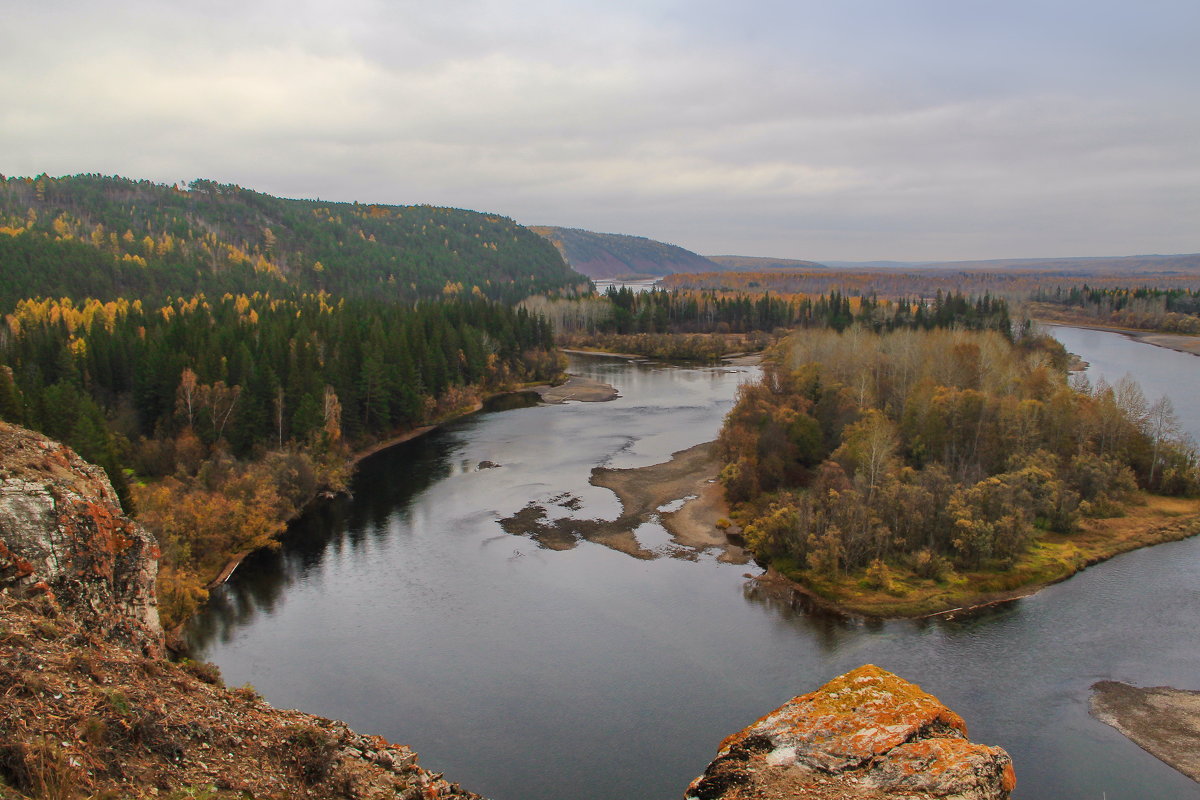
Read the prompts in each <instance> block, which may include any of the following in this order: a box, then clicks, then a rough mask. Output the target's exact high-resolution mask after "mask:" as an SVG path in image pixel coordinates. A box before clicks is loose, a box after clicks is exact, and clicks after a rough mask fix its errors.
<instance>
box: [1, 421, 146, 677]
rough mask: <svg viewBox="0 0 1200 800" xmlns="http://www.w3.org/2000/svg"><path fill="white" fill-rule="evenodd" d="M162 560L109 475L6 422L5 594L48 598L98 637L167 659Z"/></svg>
mask: <svg viewBox="0 0 1200 800" xmlns="http://www.w3.org/2000/svg"><path fill="white" fill-rule="evenodd" d="M157 559H158V545H157V543H156V542H155V541H154V537H153V536H151V535H150V534H149V533H147V532H146V530H145V529H144V528H142V526H141V525H138V524H137V523H136V522H134V521H133V520H131V519H130V518H129V517H127V516H125V514H124V512H123V511H122V510H121V504H120V502H119V501H118V500H117V494H116V492H115V491H113V488H112V484H110V483H109V481H108V476H107V475H105V473H104V470H102V469H101V468H100V467H97V466H95V465H93V464H89V463H88V462H86V461H84V460H83V459H82V458H80V457H79V456H78V455H76V454H75V451H73V450H71V449H70V448H69V447H67V446H65V445H63V444H61V443H59V442H56V441H54V440H52V439H48V438H46V437H45V436H42V435H41V434H37V433H34V432H33V431H29V430H26V429H24V428H20V427H17V426H16V425H10V424H8V423H5V422H0V592H3V593H4V594H6V595H9V596H10V597H15V598H29V597H36V596H44V597H45V598H46V599H47V600H49V601H50V602H52V603H56V604H58V605H59V606H60V607H61V608H62V609H63V610H65V611H68V612H69V613H70V614H71V616H72V617H73V618H74V619H75V620H76V621H77V622H79V623H80V624H81V625H82V626H84V627H86V628H87V629H88V630H89V631H91V632H92V633H94V634H96V635H98V636H100V637H101V638H103V639H106V640H108V641H112V642H115V643H119V644H124V645H128V646H132V647H137V648H139V649H141V650H142V651H143V652H144V653H145V654H146V655H162V653H163V631H162V627H161V626H160V625H159V621H158V607H157V600H156V597H155V593H154V582H155V577H156V575H157V574H158V561H157Z"/></svg>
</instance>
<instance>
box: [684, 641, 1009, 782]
mask: <svg viewBox="0 0 1200 800" xmlns="http://www.w3.org/2000/svg"><path fill="white" fill-rule="evenodd" d="M1015 785H1016V778H1015V777H1014V775H1013V769H1012V760H1011V759H1010V758H1009V756H1008V754H1007V753H1005V752H1004V751H1003V750H1002V749H1000V748H999V747H987V746H985V745H980V744H974V743H972V742H970V741H968V740H967V727H966V724H965V723H964V722H963V720H962V717H960V716H959V715H958V714H955V713H954V712H953V711H951V710H950V709H948V708H946V706H944V705H943V704H942V703H941V702H940V701H939V700H938V699H937V698H936V697H934V696H933V695H930V694H927V693H926V692H923V691H921V689H920V687H918V686H916V685H914V684H912V683H909V682H908V681H905V680H903V679H902V678H898V677H897V676H895V675H893V674H891V673H890V672H887V671H886V670H882V669H880V668H878V667H876V666H873V665H870V664H868V665H866V666H863V667H859V668H858V669H856V670H854V671H853V672H849V673H847V674H845V675H842V676H841V677H838V678H835V679H833V680H832V681H830V682H829V683H827V684H825V685H824V686H822V687H821V688H820V689H818V690H817V691H815V692H812V693H810V694H806V695H802V696H800V697H796V698H793V699H792V700H791V701H789V702H787V703H785V704H784V705H783V706H781V707H780V708H778V709H776V710H775V711H773V712H771V713H770V714H768V715H767V716H765V717H763V718H762V719H760V720H758V721H757V722H755V723H754V724H752V725H750V726H749V727H748V728H746V729H745V730H742V731H741V732H739V733H736V734H734V735H733V736H730V737H729V738H727V739H726V740H725V741H724V742H722V743H721V749H720V752H719V753H718V755H717V758H716V759H715V760H714V761H713V762H712V763H711V764H710V765H709V767H708V769H707V770H705V773H704V775H702V776H700V777H699V778H697V779H696V780H695V781H693V782H692V785H691V786H690V787H689V788H688V793H687V796H688V797H689V798H696V800H718V799H719V798H720V799H722V800H726V799H727V800H733V799H734V798H747V799H748V798H771V797H809V798H826V797H829V798H833V797H862V798H885V797H893V796H894V797H901V796H902V797H908V798H912V797H933V798H955V800H1003V799H1004V798H1007V797H1008V796H1009V794H1010V793H1011V792H1012V790H1013V788H1014V786H1015Z"/></svg>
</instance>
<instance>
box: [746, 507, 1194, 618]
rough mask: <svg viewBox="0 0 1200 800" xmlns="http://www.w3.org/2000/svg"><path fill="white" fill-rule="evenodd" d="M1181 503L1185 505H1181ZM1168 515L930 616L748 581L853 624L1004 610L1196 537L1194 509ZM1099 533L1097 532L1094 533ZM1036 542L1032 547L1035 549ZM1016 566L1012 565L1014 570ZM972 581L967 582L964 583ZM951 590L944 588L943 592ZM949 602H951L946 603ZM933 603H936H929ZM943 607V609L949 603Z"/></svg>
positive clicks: (1058, 542)
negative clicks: (1126, 557)
mask: <svg viewBox="0 0 1200 800" xmlns="http://www.w3.org/2000/svg"><path fill="white" fill-rule="evenodd" d="M1164 499H1165V500H1174V499H1175V498H1164ZM1181 502H1187V501H1181ZM1191 503H1192V505H1193V506H1195V505H1196V501H1191ZM1136 511H1137V508H1136V507H1135V508H1132V509H1127V512H1132V515H1133V516H1134V519H1135V520H1136ZM1174 513H1175V512H1173V511H1164V512H1163V513H1161V514H1160V515H1158V516H1157V517H1153V518H1151V519H1149V520H1147V523H1148V524H1143V525H1141V526H1136V527H1137V530H1136V531H1135V533H1134V534H1133V535H1132V536H1130V537H1128V538H1122V539H1117V540H1115V541H1110V542H1109V546H1108V547H1107V548H1100V547H1097V549H1096V550H1094V551H1092V552H1090V553H1088V554H1086V555H1084V553H1083V552H1081V551H1080V550H1079V548H1077V547H1074V546H1073V545H1071V547H1072V551H1073V552H1074V554H1075V558H1073V559H1072V560H1071V561H1069V562H1068V561H1061V560H1060V561H1058V562H1057V563H1058V565H1059V567H1060V570H1059V571H1058V572H1056V573H1052V574H1050V575H1048V576H1044V577H1042V578H1041V579H1035V580H1033V581H1031V582H1029V583H1025V584H1021V585H1019V586H1014V587H1012V588H1010V589H997V590H994V591H980V592H975V593H973V594H959V595H953V594H951V595H950V596H949V598H947V599H948V601H949V603H953V605H949V607H947V608H941V609H938V610H935V611H929V610H922V611H920V612H919V613H910V612H908V611H905V610H901V609H903V608H904V606H905V605H912V604H914V603H919V602H921V598H920V597H917V598H915V599H907V600H906V599H905V598H904V597H894V600H893V602H891V603H888V602H886V601H885V602H882V603H880V604H879V605H878V606H877V607H872V606H870V605H862V604H855V603H847V602H839V601H838V600H834V599H832V598H829V597H826V596H825V595H823V594H821V593H820V592H818V591H817V590H816V589H814V588H813V587H812V586H809V585H807V584H805V583H801V582H800V581H797V580H795V579H793V578H790V577H788V576H786V575H784V574H783V573H781V572H779V571H778V570H776V569H774V568H773V567H768V569H767V571H766V572H764V573H763V574H762V575H758V576H754V577H752V578H751V581H752V582H753V584H754V586H755V587H757V588H761V589H762V590H763V591H764V592H765V593H767V594H769V595H772V596H774V597H776V598H777V599H780V600H782V601H784V602H788V603H790V604H792V605H797V602H798V601H799V604H800V605H806V606H808V607H809V608H812V609H815V610H818V611H821V612H823V613H827V614H835V615H837V616H840V617H843V618H846V619H858V620H905V619H906V620H922V619H935V618H942V619H954V618H955V617H957V616H960V615H963V614H971V613H974V612H977V611H981V610H983V609H985V608H991V607H993V606H999V605H1004V604H1006V603H1011V602H1013V601H1015V600H1020V599H1022V598H1025V597H1032V596H1033V595H1035V594H1037V593H1038V592H1040V591H1042V590H1043V589H1046V588H1048V587H1050V586H1053V585H1055V584H1057V583H1062V582H1063V581H1066V580H1068V579H1069V578H1072V577H1074V576H1075V575H1077V574H1078V573H1080V572H1082V571H1083V570H1085V569H1087V568H1088V567H1092V566H1095V565H1096V564H1101V563H1103V562H1105V561H1109V560H1110V559H1113V558H1116V557H1117V556H1119V555H1122V554H1123V553H1130V552H1133V551H1134V550H1140V549H1142V548H1144V547H1153V546H1154V545H1157V544H1166V543H1168V542H1178V541H1183V540H1185V539H1190V538H1192V537H1195V536H1197V535H1200V513H1196V510H1195V508H1193V509H1192V513H1191V514H1189V515H1186V516H1179V517H1177V516H1174ZM1127 519H1128V517H1114V518H1109V519H1106V520H1096V521H1093V524H1092V525H1091V526H1089V528H1090V529H1084V530H1081V531H1078V532H1076V533H1074V534H1066V535H1063V534H1058V535H1054V536H1048V537H1046V538H1045V539H1043V540H1042V542H1044V543H1045V544H1046V545H1047V546H1050V547H1061V546H1063V545H1064V544H1067V545H1070V544H1071V540H1072V538H1075V539H1076V540H1077V541H1079V542H1080V543H1084V544H1086V539H1087V537H1088V536H1089V535H1090V536H1092V537H1097V536H1098V537H1099V538H1101V539H1104V538H1105V537H1104V536H1103V531H1102V528H1103V523H1105V522H1107V523H1110V526H1111V525H1113V524H1117V523H1120V522H1122V521H1125V520H1127ZM1097 529H1100V530H1097ZM1036 545H1037V543H1035V545H1034V546H1035V547H1036ZM1019 568H1020V567H1019V566H1018V569H1019ZM1006 574H1009V575H1011V574H1015V571H1014V572H1010V573H994V574H991V573H982V574H981V573H973V574H971V577H973V578H976V579H977V580H978V579H983V580H986V579H987V578H990V577H996V578H1002V577H1003V576H1004V575H1006ZM977 580H976V581H971V580H968V582H970V583H976V582H977ZM950 591H952V589H948V590H947V592H950ZM951 598H952V599H951ZM933 602H936V601H933ZM949 603H948V604H949ZM889 605H890V606H891V607H892V608H894V609H897V610H895V611H892V612H890V613H889V612H888V611H887V610H886V609H887V608H888V607H889Z"/></svg>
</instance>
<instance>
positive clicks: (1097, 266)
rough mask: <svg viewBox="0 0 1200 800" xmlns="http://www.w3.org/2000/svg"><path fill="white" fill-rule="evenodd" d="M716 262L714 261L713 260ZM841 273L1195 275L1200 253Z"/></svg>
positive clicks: (884, 264) (849, 264)
mask: <svg viewBox="0 0 1200 800" xmlns="http://www.w3.org/2000/svg"><path fill="white" fill-rule="evenodd" d="M710 258H712V260H717V259H716V258H715V257H710ZM825 263H826V264H827V265H829V266H831V267H837V268H839V269H899V270H909V271H918V270H919V271H925V270H941V269H948V270H965V271H970V272H983V271H996V272H1001V271H1008V270H1036V271H1037V272H1061V273H1069V274H1080V275H1109V274H1123V275H1137V274H1138V273H1154V274H1160V275H1162V274H1172V273H1182V274H1193V273H1198V272H1200V253H1187V254H1181V255H1140V256H1098V257H1079V258H1002V259H988V260H977V261H827V262H825Z"/></svg>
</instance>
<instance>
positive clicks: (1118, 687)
mask: <svg viewBox="0 0 1200 800" xmlns="http://www.w3.org/2000/svg"><path fill="white" fill-rule="evenodd" d="M1089 710H1090V711H1091V714H1092V716H1093V717H1095V718H1096V719H1098V720H1100V721H1101V722H1104V723H1106V724H1108V725H1111V726H1112V727H1114V728H1116V729H1117V730H1119V731H1120V732H1121V733H1123V734H1125V735H1126V736H1128V737H1129V739H1130V740H1131V741H1133V743H1134V744H1136V745H1137V746H1138V747H1140V748H1142V749H1143V750H1145V751H1146V752H1147V753H1150V754H1151V755H1152V756H1154V757H1156V758H1158V759H1159V760H1161V761H1163V762H1165V763H1167V764H1170V765H1171V766H1172V767H1174V768H1175V769H1177V770H1179V771H1180V772H1182V773H1183V774H1184V775H1187V776H1188V777H1189V778H1191V779H1192V780H1194V781H1200V692H1191V691H1184V690H1182V689H1172V688H1170V687H1167V686H1155V687H1151V688H1148V689H1141V688H1138V687H1136V686H1130V685H1129V684H1125V683H1118V682H1116V681H1100V682H1098V683H1095V684H1092V697H1091V702H1090V703H1089Z"/></svg>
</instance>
